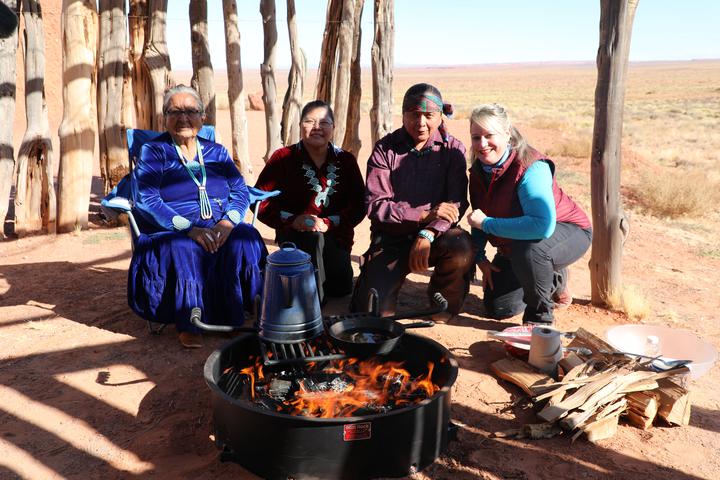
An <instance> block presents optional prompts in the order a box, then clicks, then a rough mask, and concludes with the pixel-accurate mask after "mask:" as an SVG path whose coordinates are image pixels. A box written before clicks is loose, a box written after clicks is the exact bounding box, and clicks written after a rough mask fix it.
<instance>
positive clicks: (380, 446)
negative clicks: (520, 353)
mask: <svg viewBox="0 0 720 480" xmlns="http://www.w3.org/2000/svg"><path fill="white" fill-rule="evenodd" d="M260 345H261V344H260V342H259V341H258V338H257V336H256V335H252V334H247V335H243V336H240V337H237V338H236V339H235V340H233V341H232V342H231V343H229V344H226V345H225V346H223V347H222V348H221V349H220V350H217V351H215V352H213V354H212V355H210V357H209V358H208V360H207V362H206V364H205V379H206V382H207V384H208V386H209V387H210V390H211V394H212V406H213V424H214V430H215V442H216V445H217V447H218V448H219V449H220V450H221V452H222V453H221V459H222V460H230V461H235V462H237V463H240V464H241V465H243V466H244V467H245V468H247V469H248V470H250V471H252V472H254V473H255V474H257V475H260V476H262V477H263V478H269V479H287V478H294V479H301V478H339V479H365V478H376V477H401V476H405V475H408V474H411V473H413V472H416V471H418V470H421V469H422V468H424V467H426V466H427V465H429V464H430V463H432V462H433V461H434V460H435V459H436V458H437V457H438V456H439V455H440V454H441V453H442V452H443V451H444V449H445V448H446V446H447V443H448V441H449V439H450V438H451V433H450V389H451V387H452V385H453V383H454V382H455V379H456V378H457V369H458V367H457V362H455V360H454V359H453V358H452V355H451V354H450V353H449V352H448V351H447V350H446V349H445V348H444V347H443V346H442V345H440V344H438V343H436V342H434V341H433V340H430V339H427V338H424V337H419V336H415V335H411V334H406V335H404V336H403V338H402V339H401V342H400V343H399V345H398V346H397V348H396V349H395V350H394V351H393V352H392V353H391V354H390V355H388V356H385V357H382V360H383V361H382V363H386V364H392V365H395V363H397V364H398V365H399V364H402V366H401V367H398V368H396V369H390V370H389V371H387V372H386V373H383V374H382V375H380V377H378V378H377V380H378V381H379V382H380V383H382V384H383V386H384V394H385V395H389V394H393V395H396V396H399V397H398V398H399V400H397V398H396V401H394V403H393V402H391V403H390V404H389V405H386V404H385V403H383V402H382V401H380V400H379V399H377V398H374V397H373V396H372V395H371V394H368V395H367V397H368V398H367V399H366V402H365V404H364V405H361V406H359V409H357V410H355V411H354V413H352V416H346V417H334V418H315V417H308V416H302V415H289V414H287V413H283V411H284V410H283V409H284V408H285V407H286V406H287V403H292V402H296V401H297V393H298V392H301V396H306V397H308V398H310V399H313V400H319V401H324V400H326V399H327V398H330V399H334V398H335V397H336V396H338V395H342V394H344V393H346V392H347V390H349V389H352V388H354V386H353V384H352V383H351V381H353V382H354V381H355V380H353V378H352V375H349V374H348V372H347V368H350V369H353V368H359V367H357V366H356V365H354V364H352V361H351V360H343V362H346V363H350V365H349V366H348V367H347V368H346V369H339V368H337V365H336V364H333V363H332V362H324V363H323V364H319V365H312V364H310V365H305V366H304V368H301V367H299V366H297V365H287V364H286V365H285V366H278V365H275V366H272V367H267V366H265V365H263V356H262V352H261V346H260ZM250 358H252V360H250ZM428 365H432V366H433V368H432V371H431V373H430V378H429V380H430V382H429V383H431V384H434V385H435V387H434V389H439V390H437V391H435V392H434V393H428V392H427V391H423V389H422V388H421V389H419V390H418V391H415V392H413V393H412V394H408V393H407V392H404V393H403V389H404V388H405V384H406V383H407V382H408V375H409V377H411V378H412V379H413V380H417V379H418V378H420V377H422V376H423V375H426V376H427V375H428V373H429V367H428ZM258 367H262V370H263V372H262V378H260V375H259V373H258V374H257V378H255V380H253V379H251V378H250V377H249V376H248V374H247V372H248V371H252V370H253V369H256V368H258ZM403 369H404V370H406V371H407V373H403V372H402V370H403ZM243 371H244V372H246V373H241V372H243ZM434 389H431V390H430V392H432V390H434ZM403 394H404V395H405V396H404V397H403ZM253 395H254V397H255V398H254V399H253V398H252V397H253ZM295 407H296V408H297V409H299V412H300V413H312V414H317V412H303V409H304V408H306V406H303V405H302V404H298V405H295ZM296 413H298V412H297V411H296Z"/></svg>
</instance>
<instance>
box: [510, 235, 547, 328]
mask: <svg viewBox="0 0 720 480" xmlns="http://www.w3.org/2000/svg"><path fill="white" fill-rule="evenodd" d="M547 247H548V242H547V241H546V240H541V241H515V242H513V244H512V253H511V256H510V259H511V262H512V269H513V272H514V273H515V276H516V277H517V278H518V280H519V282H520V285H521V286H522V289H523V301H524V302H525V303H526V305H527V307H525V313H524V314H523V323H538V324H552V323H554V321H555V317H554V316H553V307H554V304H553V301H552V298H551V297H552V293H553V290H554V286H553V281H554V278H555V272H554V268H553V262H552V258H551V257H550V255H549V253H548V251H547Z"/></svg>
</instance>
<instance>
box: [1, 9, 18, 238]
mask: <svg viewBox="0 0 720 480" xmlns="http://www.w3.org/2000/svg"><path fill="white" fill-rule="evenodd" d="M0 2H3V6H4V7H7V8H6V11H5V12H4V13H3V14H4V15H8V16H9V17H6V18H7V24H6V25H5V31H4V32H3V35H2V38H0V118H2V119H3V120H4V122H7V123H3V124H4V125H8V127H7V128H0V240H2V239H4V238H5V232H4V229H3V226H4V225H5V217H7V213H8V205H9V202H10V190H11V188H12V184H13V172H14V170H15V152H14V149H13V129H12V128H10V127H9V126H11V125H12V124H13V121H14V120H15V92H16V90H17V85H16V79H15V74H16V70H15V69H16V67H15V65H16V60H15V55H17V39H18V37H17V35H18V26H17V18H16V17H15V12H17V0H0ZM4 7H3V8H4ZM7 10H10V12H8V11H7Z"/></svg>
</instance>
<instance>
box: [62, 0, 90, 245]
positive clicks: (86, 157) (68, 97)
mask: <svg viewBox="0 0 720 480" xmlns="http://www.w3.org/2000/svg"><path fill="white" fill-rule="evenodd" d="M62 46H63V61H62V64H63V119H62V122H61V123H60V128H59V132H58V135H59V137H60V171H59V174H58V184H59V188H58V202H57V231H58V232H72V231H74V230H76V229H81V228H87V225H88V205H89V201H90V184H91V181H92V172H93V164H94V161H95V137H96V135H97V114H96V111H95V109H96V102H95V98H96V86H95V85H96V79H95V52H96V49H97V10H96V8H95V2H94V1H93V0H63V7H62Z"/></svg>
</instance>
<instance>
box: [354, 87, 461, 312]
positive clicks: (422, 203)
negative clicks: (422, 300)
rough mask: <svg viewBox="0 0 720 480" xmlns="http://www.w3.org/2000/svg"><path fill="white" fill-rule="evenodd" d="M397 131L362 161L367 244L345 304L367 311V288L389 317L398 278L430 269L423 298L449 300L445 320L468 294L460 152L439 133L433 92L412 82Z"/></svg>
mask: <svg viewBox="0 0 720 480" xmlns="http://www.w3.org/2000/svg"><path fill="white" fill-rule="evenodd" d="M402 110H403V126H402V127H401V128H399V129H397V130H395V131H394V132H392V133H390V134H388V135H386V136H385V137H384V138H382V139H380V140H379V141H378V142H377V143H376V144H375V148H374V149H373V152H372V154H371V155H370V159H369V160H368V164H367V176H366V187H365V205H366V207H367V212H368V217H369V218H370V222H371V223H370V225H371V226H370V230H371V241H370V247H369V249H368V251H367V252H366V253H365V254H364V255H363V259H364V263H363V265H362V268H361V273H360V277H359V278H358V280H357V282H356V284H355V290H354V292H353V298H352V301H351V304H350V309H351V310H352V311H356V312H357V311H364V310H367V308H368V301H369V296H370V289H374V290H376V291H377V293H378V305H379V308H380V313H381V314H382V315H391V314H393V313H394V312H395V305H396V303H397V297H398V293H399V292H400V288H401V287H402V285H403V283H404V281H405V277H406V276H407V275H408V274H409V273H410V272H413V273H422V272H425V271H427V270H428V269H429V268H430V267H434V271H433V273H432V275H431V277H430V285H429V286H428V295H429V296H430V297H432V295H433V294H434V293H436V292H440V293H441V294H442V295H443V296H444V297H445V299H446V300H447V301H448V310H447V314H446V315H442V316H436V320H445V321H446V320H448V319H449V318H450V317H451V316H452V315H457V314H458V313H459V312H460V310H461V309H462V305H463V302H464V300H465V296H466V295H467V292H468V289H469V285H470V276H471V271H470V270H471V267H472V266H473V258H474V255H473V250H472V240H471V238H470V235H469V234H468V233H467V232H465V231H464V230H462V229H460V228H458V226H457V223H458V221H459V220H460V219H461V218H462V215H463V213H464V212H465V210H466V209H467V207H468V201H467V185H468V179H467V174H466V163H465V147H464V146H463V144H462V143H461V142H460V141H459V140H457V139H456V138H454V137H452V136H451V135H450V134H449V133H448V132H447V130H446V128H445V124H444V123H443V120H442V115H443V114H446V115H450V114H452V106H451V105H449V104H445V103H443V100H442V96H441V95H440V92H439V91H438V89H437V88H435V87H434V86H432V85H429V84H426V83H420V84H417V85H413V86H412V87H410V88H409V89H408V91H407V92H406V93H405V97H404V99H403V106H402Z"/></svg>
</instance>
